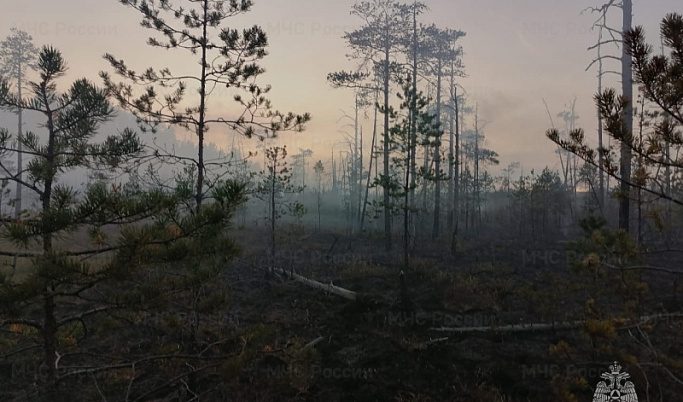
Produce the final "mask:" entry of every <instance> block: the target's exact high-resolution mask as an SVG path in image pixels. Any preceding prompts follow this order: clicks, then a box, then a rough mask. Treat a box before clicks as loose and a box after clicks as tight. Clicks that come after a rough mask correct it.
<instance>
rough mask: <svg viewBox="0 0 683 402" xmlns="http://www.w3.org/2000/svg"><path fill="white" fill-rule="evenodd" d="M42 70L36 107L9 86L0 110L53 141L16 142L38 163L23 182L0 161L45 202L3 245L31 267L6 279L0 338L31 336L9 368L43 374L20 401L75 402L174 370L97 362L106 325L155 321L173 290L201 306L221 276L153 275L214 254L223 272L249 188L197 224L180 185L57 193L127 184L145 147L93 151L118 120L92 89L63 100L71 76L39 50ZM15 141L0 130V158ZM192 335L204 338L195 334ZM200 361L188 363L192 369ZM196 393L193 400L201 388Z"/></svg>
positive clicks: (11, 228)
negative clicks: (96, 390)
mask: <svg viewBox="0 0 683 402" xmlns="http://www.w3.org/2000/svg"><path fill="white" fill-rule="evenodd" d="M38 69H39V73H40V81H38V82H31V83H30V91H29V97H28V99H20V98H18V97H17V96H16V95H14V94H13V92H12V91H11V88H10V86H9V84H8V82H7V81H6V80H4V79H3V80H1V81H0V108H1V109H4V110H15V109H16V108H18V107H22V108H23V109H25V110H31V111H33V112H34V113H39V114H41V115H42V116H43V118H44V121H45V122H44V126H43V127H44V128H45V134H46V135H44V136H39V135H38V134H37V133H34V132H27V133H25V134H24V135H23V136H22V137H21V138H20V139H18V141H19V142H21V143H22V145H23V147H24V151H23V152H25V153H27V154H30V155H31V156H32V157H33V158H32V159H31V161H30V162H29V163H28V165H27V173H28V174H27V177H26V178H21V179H20V178H18V177H17V176H16V175H15V174H13V173H12V172H11V171H10V170H9V169H8V168H7V166H5V165H4V164H3V163H2V162H1V161H0V171H2V173H3V174H4V175H5V177H4V179H5V180H11V181H14V182H17V183H20V184H21V185H22V186H24V187H25V188H26V189H27V190H28V191H32V192H33V193H35V194H36V195H37V196H38V197H39V199H40V200H41V205H40V209H39V210H38V211H36V213H34V215H33V216H32V217H31V218H30V219H20V220H17V221H12V222H7V223H5V224H4V226H3V228H2V232H3V233H2V234H3V236H4V237H6V238H8V239H10V240H11V241H12V242H13V243H14V244H15V245H16V246H17V247H23V248H24V249H26V250H27V251H26V252H21V253H19V254H20V255H19V256H20V257H22V258H30V259H31V263H30V264H29V266H28V267H26V268H25V270H26V271H25V273H24V275H21V276H19V275H17V276H13V275H4V274H3V275H2V276H0V317H2V319H1V320H0V328H2V329H3V332H5V329H6V328H7V327H9V326H12V325H14V326H18V327H20V328H24V329H25V330H22V331H19V332H17V333H15V335H13V336H12V337H11V344H12V346H13V348H15V349H17V350H19V351H22V353H16V351H15V352H14V353H12V352H10V353H8V354H7V356H13V358H14V360H13V361H12V363H14V364H20V363H22V362H31V361H33V362H35V361H36V360H39V361H40V362H41V363H40V371H39V372H37V373H36V375H37V377H38V378H36V379H34V378H31V377H28V376H27V377H25V378H21V379H20V380H23V381H24V382H23V383H22V384H21V386H20V387H18V389H20V390H21V392H22V395H21V398H24V399H25V400H36V399H40V400H44V401H67V400H72V394H71V393H67V392H63V391H64V390H65V389H71V388H73V387H74V386H76V384H75V382H77V381H78V378H79V377H80V378H82V377H83V376H88V375H91V376H93V378H94V374H96V373H102V372H111V371H114V372H115V371H120V372H126V371H128V370H130V369H131V367H132V368H133V369H134V368H135V366H136V364H138V363H141V362H145V361H157V360H164V359H167V362H166V364H171V363H170V361H173V359H174V357H172V356H171V357H168V356H167V357H163V356H162V355H160V354H155V352H153V351H151V350H150V351H146V352H145V353H144V354H145V356H143V357H140V356H139V355H137V356H130V355H128V356H122V355H120V354H121V353H123V354H125V353H127V352H121V351H120V350H117V356H116V357H113V356H103V355H100V354H98V351H97V349H98V347H99V346H101V345H102V344H101V343H98V339H99V338H98V335H97V334H101V330H102V328H101V327H100V326H98V322H99V321H98V320H100V319H101V318H102V317H103V316H107V317H109V318H111V317H112V314H114V313H115V312H116V313H119V314H124V315H125V314H131V313H135V312H140V311H148V309H149V308H150V306H153V305H154V304H155V303H160V302H161V301H162V300H163V299H164V298H165V297H166V296H168V295H170V294H171V292H169V291H168V290H169V289H173V290H174V291H173V293H172V294H173V297H174V301H175V302H179V301H180V300H182V298H183V297H182V295H183V294H184V293H185V292H189V293H192V295H193V296H194V297H193V298H192V299H193V300H195V301H196V300H202V299H201V298H199V297H198V295H197V289H196V287H197V286H201V285H203V284H204V283H205V281H206V280H207V278H212V277H215V275H214V276H212V275H211V273H210V272H213V273H215V272H220V271H216V269H215V265H212V264H208V261H206V260H202V261H201V262H202V264H199V265H201V266H202V267H201V268H198V267H195V269H194V270H193V272H191V273H188V272H182V273H178V272H176V273H177V274H178V275H172V277H168V274H169V269H162V270H161V271H162V272H155V270H154V269H153V268H151V267H150V265H153V264H155V263H156V264H159V263H161V262H164V261H173V263H174V264H175V268H173V269H176V270H177V269H178V264H181V263H182V261H185V260H186V259H187V258H188V257H196V256H202V255H211V256H215V255H216V254H217V252H218V250H220V251H221V252H222V253H224V254H222V255H221V261H222V262H224V260H223V259H222V258H225V257H227V256H228V255H229V251H230V250H232V249H231V247H230V244H231V243H230V242H229V240H227V239H226V238H225V237H224V236H222V235H221V233H222V232H223V231H224V229H225V226H226V224H227V222H228V221H229V219H230V218H231V216H232V212H233V211H234V208H235V206H236V205H237V204H238V203H239V202H240V201H241V198H242V194H243V186H242V185H241V184H238V183H235V182H230V181H226V182H223V183H220V184H218V185H216V186H215V187H214V189H213V192H212V194H211V195H212V199H213V200H214V202H212V203H209V204H207V205H206V206H205V207H204V208H203V209H202V211H201V213H199V214H194V215H188V214H185V213H184V212H183V210H182V209H181V208H179V205H182V203H183V202H184V201H186V200H187V199H188V198H189V199H191V198H192V197H193V193H192V191H191V189H192V187H191V183H179V185H178V186H177V188H176V189H175V190H174V191H173V192H165V191H162V190H160V189H154V188H153V189H141V188H133V187H124V188H122V187H121V186H116V185H111V186H110V185H109V184H108V183H106V182H105V181H96V182H94V183H92V184H91V185H89V186H87V187H86V188H85V189H84V190H83V191H77V190H76V189H75V188H72V187H70V186H68V185H65V184H62V183H60V179H61V178H62V177H63V176H64V175H66V174H68V173H70V172H72V171H73V170H74V169H78V168H87V169H88V170H90V171H92V172H109V173H111V172H118V173H123V172H124V171H126V170H127V168H128V167H129V166H130V165H131V164H132V163H135V162H137V161H138V159H139V158H140V157H141V156H142V153H143V151H144V147H143V144H142V142H141V141H140V140H139V138H138V136H137V134H136V133H135V132H133V131H132V130H130V129H125V130H123V131H121V132H120V133H118V134H116V135H109V136H107V137H106V138H105V139H104V140H103V141H102V142H100V143H96V142H94V141H93V139H94V136H95V135H96V134H97V133H98V131H99V129H100V127H101V125H102V123H104V122H106V121H108V120H110V119H111V118H112V117H113V115H114V109H113V107H112V105H111V103H110V102H109V92H108V91H107V90H106V89H102V88H98V87H96V86H95V85H94V84H93V83H91V82H89V81H87V80H86V79H79V80H77V81H75V82H74V83H73V84H72V85H71V86H70V87H69V89H68V90H67V91H66V92H64V93H60V92H58V91H57V83H58V80H59V78H61V77H62V76H64V74H65V73H66V70H67V68H66V63H65V61H64V59H63V58H62V55H61V54H60V52H59V51H57V50H55V49H53V48H51V47H43V48H42V49H41V51H40V55H39V58H38ZM41 137H42V138H43V140H41ZM12 141H13V136H12V135H11V134H10V133H9V131H8V130H6V129H2V130H0V151H2V154H3V155H6V154H10V153H13V152H17V149H16V148H14V147H12ZM185 184H190V185H187V186H186V185H185ZM186 190H190V191H186ZM78 233H85V234H87V236H83V237H81V238H80V239H81V240H80V241H73V240H71V241H70V242H66V244H64V241H63V239H64V238H65V237H66V238H69V239H73V238H74V237H71V236H78ZM67 236H69V237H67ZM76 238H78V237H76ZM60 243H61V244H60ZM0 254H3V255H14V254H15V252H6V251H2V252H0ZM195 262H196V261H195ZM143 267H144V268H145V269H142V268H143ZM166 268H167V267H166ZM143 271H144V272H143ZM209 271H210V272H209ZM166 286H168V288H166ZM162 304H163V303H162ZM195 307H196V306H195ZM195 314H196V311H195ZM115 321H116V323H117V324H116V325H117V326H116V328H118V329H122V328H125V326H126V325H125V322H126V321H125V320H115ZM122 322H123V323H124V324H121V323H122ZM121 325H123V327H122V326H121ZM188 329H189V331H190V332H191V333H194V334H196V329H195V328H188ZM193 331H194V332H193ZM104 332H106V331H104ZM193 340H194V341H196V340H197V338H196V337H195V338H193ZM109 346H110V345H107V347H109ZM192 347H198V348H199V349H200V350H201V349H203V348H204V347H205V345H202V344H196V343H192V345H191V346H187V349H190V348H192ZM183 348H184V349H183V350H186V349H185V346H183ZM34 350H36V351H37V350H39V351H40V352H39V353H36V352H34ZM195 351H196V350H195ZM197 353H199V351H197ZM150 355H152V356H150ZM188 355H190V354H188ZM188 355H186V356H188ZM199 355H200V354H199ZM74 356H78V358H74ZM197 356H198V355H197V354H195V355H193V357H189V360H190V361H192V360H195V361H196V360H197ZM17 359H19V360H17ZM200 360H201V359H200ZM187 361H188V360H185V362H187ZM26 364H28V363H26ZM171 365H173V366H174V368H173V370H178V369H179V370H182V371H184V373H183V374H182V376H183V377H186V376H187V377H190V378H192V375H193V374H194V373H196V370H195V369H187V367H189V366H187V367H185V366H183V365H182V364H179V365H177V366H175V365H174V364H171ZM37 366H38V365H37V364H36V365H35V367H37ZM173 375H178V371H176V372H175V373H174V374H173ZM161 376H162V377H163V375H161ZM188 383H189V386H190V387H191V388H192V389H194V386H195V385H196V384H195V382H194V381H192V380H190V381H188ZM108 385H111V384H108ZM127 387H128V391H127V392H128V394H129V395H131V393H132V395H139V396H141V395H144V394H145V393H147V392H154V391H155V390H159V388H158V387H157V386H154V387H151V389H150V388H148V384H144V382H143V383H142V384H141V383H139V382H136V381H135V379H133V380H132V381H131V382H130V384H129V385H127ZM162 388H163V387H162ZM60 389H61V391H62V392H60Z"/></svg>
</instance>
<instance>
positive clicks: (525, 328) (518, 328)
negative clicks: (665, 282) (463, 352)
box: [431, 313, 683, 333]
mask: <svg viewBox="0 0 683 402" xmlns="http://www.w3.org/2000/svg"><path fill="white" fill-rule="evenodd" d="M670 318H683V313H671V314H653V315H646V316H642V317H640V319H639V321H638V323H636V324H632V325H628V326H627V325H623V324H622V323H625V322H628V321H629V320H626V319H623V318H614V319H611V320H610V321H611V322H612V323H613V324H616V325H617V326H618V328H617V329H620V330H624V329H629V328H634V327H637V326H638V325H642V324H646V323H647V322H649V321H652V320H660V319H670ZM586 322H587V321H565V322H560V323H551V324H548V323H535V324H534V323H530V324H512V325H503V326H489V327H437V328H432V329H431V330H432V331H438V332H455V333H472V332H533V331H548V330H566V329H576V328H580V327H583V326H585V325H586Z"/></svg>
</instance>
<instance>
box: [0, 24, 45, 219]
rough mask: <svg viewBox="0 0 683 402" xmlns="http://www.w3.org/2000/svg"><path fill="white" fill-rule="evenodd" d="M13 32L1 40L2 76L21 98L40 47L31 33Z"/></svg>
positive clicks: (17, 204)
mask: <svg viewBox="0 0 683 402" xmlns="http://www.w3.org/2000/svg"><path fill="white" fill-rule="evenodd" d="M10 32H12V34H11V35H10V36H8V37H7V38H6V39H5V40H4V41H2V42H0V76H5V77H6V78H11V79H12V80H13V81H14V80H16V83H17V86H16V88H17V98H19V99H21V98H22V94H21V91H22V89H23V85H24V81H25V77H26V72H27V69H35V68H36V67H37V66H36V64H35V61H36V57H37V56H38V48H36V47H35V45H34V44H33V42H31V41H32V40H33V38H32V37H31V35H29V34H27V33H26V32H24V31H20V30H18V29H16V28H11V29H10ZM23 112H24V111H23V109H22V108H18V109H17V138H21V135H22V131H23V121H22V120H23V119H22V118H23ZM21 147H22V145H21V141H19V142H17V178H18V179H20V180H21V178H22V175H23V166H24V164H23V160H22V159H23V155H24V153H23V152H22V149H21ZM21 190H22V186H21V183H19V182H17V183H16V194H15V196H16V198H15V204H14V210H15V216H16V218H17V219H19V217H20V216H21V211H22V199H21Z"/></svg>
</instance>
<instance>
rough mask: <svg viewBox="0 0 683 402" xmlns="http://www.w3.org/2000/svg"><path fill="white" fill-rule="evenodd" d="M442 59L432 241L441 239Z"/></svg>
mask: <svg viewBox="0 0 683 402" xmlns="http://www.w3.org/2000/svg"><path fill="white" fill-rule="evenodd" d="M441 65H442V63H441V58H440V57H439V60H438V63H437V76H436V124H437V125H438V127H439V132H438V134H437V137H436V143H435V144H434V171H435V177H436V182H435V183H434V226H433V228H432V239H434V240H436V238H438V237H439V232H440V223H441V134H442V131H441V75H442V74H441Z"/></svg>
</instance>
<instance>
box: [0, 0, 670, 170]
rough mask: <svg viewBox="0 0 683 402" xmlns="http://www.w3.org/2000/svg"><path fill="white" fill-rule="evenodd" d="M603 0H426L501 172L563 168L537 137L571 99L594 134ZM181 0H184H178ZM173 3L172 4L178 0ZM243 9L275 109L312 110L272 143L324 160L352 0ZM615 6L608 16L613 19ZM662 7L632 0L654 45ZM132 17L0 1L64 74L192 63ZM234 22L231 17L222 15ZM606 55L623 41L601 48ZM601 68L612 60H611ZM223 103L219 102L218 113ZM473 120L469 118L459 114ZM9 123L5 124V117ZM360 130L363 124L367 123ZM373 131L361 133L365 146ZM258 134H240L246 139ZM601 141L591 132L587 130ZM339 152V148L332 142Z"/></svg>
mask: <svg viewBox="0 0 683 402" xmlns="http://www.w3.org/2000/svg"><path fill="white" fill-rule="evenodd" d="M603 1H605V0H574V1H560V0H512V1H503V0H426V1H425V3H426V4H427V6H428V7H429V11H427V12H426V13H424V14H423V15H422V16H421V22H423V23H425V24H431V23H435V24H436V25H437V26H439V27H441V28H453V29H459V30H462V31H464V32H465V33H466V36H465V37H464V38H462V39H461V40H460V44H461V45H462V47H463V49H464V56H463V63H464V65H465V73H466V77H462V78H460V79H459V80H458V83H459V85H461V86H462V87H463V88H464V89H465V90H466V91H467V94H468V96H469V104H470V105H474V104H477V105H478V108H479V119H480V121H482V122H485V123H487V125H486V127H485V129H484V130H483V133H484V135H485V136H486V147H488V148H490V149H493V150H494V151H496V152H498V153H499V154H500V159H501V164H500V167H499V168H492V169H491V172H492V173H494V174H498V173H499V172H500V169H502V168H505V167H506V166H507V165H508V164H510V163H512V162H521V164H522V168H523V169H524V170H525V171H526V172H527V173H528V171H529V170H530V169H537V170H540V169H542V168H543V167H545V166H550V167H551V168H555V169H559V166H560V164H559V159H558V157H557V155H556V154H555V153H554V151H555V149H556V146H555V145H554V144H553V143H552V142H551V141H550V140H548V139H546V138H545V131H546V130H547V129H548V128H549V127H550V125H551V121H550V118H549V116H548V112H547V111H546V107H545V105H544V100H545V102H546V103H547V105H548V107H549V109H550V112H551V114H552V115H553V118H554V124H555V125H560V124H561V120H560V119H559V118H558V117H555V115H556V114H557V113H559V112H560V111H562V110H563V109H565V106H566V105H568V104H569V103H570V102H572V101H573V99H574V98H576V112H577V114H578V116H579V120H578V122H577V123H578V125H579V126H580V127H582V128H584V129H585V130H586V136H587V137H588V138H590V139H593V138H594V137H595V138H596V137H597V134H596V132H597V130H596V128H597V117H596V112H595V107H594V101H593V96H594V94H595V92H596V90H597V78H596V74H597V70H596V69H595V68H593V69H592V70H589V71H585V69H586V67H587V66H588V65H589V64H590V62H591V60H593V58H594V57H595V52H591V51H588V50H587V48H588V47H590V46H591V45H593V44H594V43H595V42H596V40H597V35H598V32H597V30H591V26H592V24H593V22H594V21H595V19H597V17H598V16H597V15H596V14H591V13H590V12H585V13H583V15H582V13H581V12H582V10H584V9H585V8H586V7H591V6H599V5H601V4H602V2H603ZM183 2H184V1H183ZM175 3H179V0H176V1H175ZM254 3H255V4H254V7H253V9H252V11H251V12H249V13H246V14H243V15H240V16H237V17H234V18H232V19H229V20H228V21H227V24H229V26H234V27H246V26H251V25H254V24H257V25H260V26H261V27H262V28H263V29H264V30H265V31H266V33H267V34H268V40H269V47H268V52H269V55H268V56H267V57H266V58H265V59H264V60H263V61H262V62H261V65H262V66H263V67H265V69H266V73H265V74H264V75H263V76H261V77H260V79H259V83H262V84H270V85H272V87H273V89H272V91H271V92H270V94H269V95H270V99H271V100H272V102H273V105H274V106H275V108H276V109H279V110H282V111H292V112H296V113H303V112H309V113H311V115H312V117H313V120H312V121H311V122H310V123H309V124H308V125H307V129H306V131H305V132H303V133H296V134H294V133H286V134H283V135H281V137H280V140H279V141H280V143H281V144H287V145H288V148H290V150H296V149H298V148H312V149H313V151H314V155H313V157H314V158H315V159H316V160H317V159H323V161H325V160H326V159H329V155H330V152H332V147H335V149H341V148H342V147H341V146H340V145H339V143H340V142H341V141H343V138H344V134H343V133H342V132H343V131H346V132H350V131H349V127H348V123H349V120H348V119H345V118H343V115H344V113H347V114H350V113H351V111H352V105H353V94H352V92H351V91H350V90H346V89H333V88H331V87H330V85H329V84H328V82H327V81H326V76H327V74H328V73H329V72H332V71H339V70H352V69H353V68H354V67H355V66H356V62H354V61H353V60H349V59H348V57H347V54H348V53H349V49H348V48H347V47H346V44H345V41H344V39H343V35H344V33H345V32H349V31H352V30H354V29H357V28H359V27H360V26H361V25H360V24H361V20H360V19H359V18H358V17H355V16H353V15H350V11H351V8H352V6H353V4H354V3H355V1H354V0H334V1H330V0H255V1H254ZM620 12H621V11H620V10H619V9H614V10H613V11H612V12H611V16H612V17H611V21H612V22H613V25H614V26H615V27H616V28H620V27H621V24H620ZM670 12H678V13H683V2H681V1H679V0H642V1H634V6H633V14H634V17H633V21H634V25H642V26H643V27H644V28H645V30H646V35H647V37H648V39H649V40H650V42H651V43H653V44H657V45H658V44H659V23H660V22H661V19H662V18H663V17H664V16H665V15H666V14H667V13H670ZM140 21H141V18H140V15H139V13H137V12H136V11H135V10H133V9H131V8H129V7H126V6H123V5H121V4H120V3H119V1H117V0H64V1H54V0H31V1H26V0H0V38H4V37H6V36H7V35H8V34H9V33H10V28H11V27H16V28H19V29H22V30H24V31H26V32H27V33H29V34H30V35H32V37H33V40H34V43H35V44H36V45H39V46H41V45H45V44H49V45H52V46H54V47H56V48H58V49H59V50H61V51H62V53H63V55H64V57H65V59H66V60H67V63H68V65H69V67H70V70H69V74H68V78H69V80H68V81H67V82H70V80H73V79H76V78H81V77H87V78H89V79H91V80H93V81H95V82H101V80H100V79H99V77H98V76H97V74H98V72H99V71H107V72H110V73H111V72H112V69H111V68H110V66H109V65H108V63H107V62H106V61H105V60H104V59H103V58H102V55H103V54H104V53H111V54H113V55H114V56H115V57H116V58H117V59H123V60H124V61H126V63H127V64H128V66H129V67H130V68H133V69H135V70H138V71H140V70H143V69H146V68H147V67H150V66H152V67H167V66H168V67H170V68H171V71H173V72H193V71H197V70H198V68H199V65H198V63H197V61H196V59H194V58H192V56H191V55H190V54H189V53H186V52H182V51H177V50H175V51H174V50H172V51H165V50H160V49H153V48H150V47H149V46H147V45H146V44H145V42H146V39H147V38H148V37H149V36H150V33H152V32H151V31H149V30H147V29H145V28H143V27H141V26H140ZM230 24H234V25H230ZM604 51H605V52H606V53H609V54H614V55H618V54H619V52H620V50H619V49H617V48H615V47H606V48H605V50H604ZM606 68H607V69H612V70H618V69H619V68H620V67H619V64H618V62H617V61H607V62H606ZM605 86H615V87H617V88H620V83H619V79H618V77H617V76H614V75H612V76H609V75H608V76H607V77H606V78H605ZM231 99H232V95H231V93H228V92H227V91H224V92H223V93H221V92H220V91H217V92H215V93H214V95H213V101H212V102H213V103H212V104H211V109H210V111H211V113H230V112H231V111H234V108H233V107H232V106H231V103H232V100H231ZM223 111H225V112H223ZM465 123H466V125H467V126H470V127H471V124H472V123H473V118H468V119H467V120H466V121H465ZM10 127H11V126H10ZM364 130H365V132H366V133H370V132H371V123H370V122H369V121H367V122H365V123H364ZM369 137H370V136H369V135H366V136H365V139H366V141H365V142H366V144H369V141H370V139H369ZM208 139H209V140H210V141H212V142H214V143H216V145H217V146H219V147H222V148H227V147H229V146H230V144H231V143H232V136H231V135H229V134H228V133H227V132H225V131H222V130H221V129H215V130H213V131H211V133H210V135H209V137H208ZM256 141H257V140H255V139H254V140H243V141H241V143H242V145H243V146H244V147H245V148H247V149H251V148H254V147H255V145H256ZM595 142H596V143H597V140H595ZM335 152H336V151H335Z"/></svg>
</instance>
